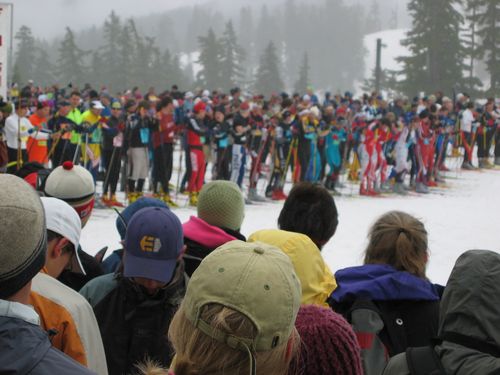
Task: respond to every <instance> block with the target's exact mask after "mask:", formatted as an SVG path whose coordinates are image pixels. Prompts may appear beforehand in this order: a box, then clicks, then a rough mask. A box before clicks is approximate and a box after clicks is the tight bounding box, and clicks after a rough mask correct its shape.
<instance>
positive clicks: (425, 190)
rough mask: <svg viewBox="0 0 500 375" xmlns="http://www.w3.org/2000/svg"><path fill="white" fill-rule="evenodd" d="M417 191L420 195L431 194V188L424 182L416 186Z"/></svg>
mask: <svg viewBox="0 0 500 375" xmlns="http://www.w3.org/2000/svg"><path fill="white" fill-rule="evenodd" d="M415 191H416V192H417V193H419V194H429V188H428V187H427V185H426V184H424V183H423V182H417V183H416V185H415Z"/></svg>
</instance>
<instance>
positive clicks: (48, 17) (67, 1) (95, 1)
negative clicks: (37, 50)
mask: <svg viewBox="0 0 500 375" xmlns="http://www.w3.org/2000/svg"><path fill="white" fill-rule="evenodd" d="M206 1H207V0H5V1H4V0H0V2H5V3H12V4H14V30H17V29H19V27H20V26H22V25H27V26H28V27H30V28H31V30H32V31H33V34H34V35H35V37H37V38H42V39H49V38H53V37H56V36H58V35H61V34H63V33H64V28H65V27H66V26H69V27H71V28H72V29H73V30H81V29H84V28H87V27H92V25H96V26H101V25H102V23H103V22H104V19H105V18H106V17H107V16H108V15H109V13H110V12H111V10H113V9H114V10H115V11H116V12H117V14H118V15H120V16H121V17H125V18H127V17H132V16H143V15H148V14H151V13H156V12H163V11H167V10H169V9H173V8H177V7H180V6H190V5H195V4H199V3H203V2H206Z"/></svg>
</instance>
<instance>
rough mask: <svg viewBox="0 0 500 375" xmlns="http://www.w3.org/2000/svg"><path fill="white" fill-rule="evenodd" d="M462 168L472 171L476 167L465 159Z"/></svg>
mask: <svg viewBox="0 0 500 375" xmlns="http://www.w3.org/2000/svg"><path fill="white" fill-rule="evenodd" d="M462 169H465V170H467V171H472V170H474V167H473V166H472V164H471V163H470V162H469V161H465V162H463V163H462Z"/></svg>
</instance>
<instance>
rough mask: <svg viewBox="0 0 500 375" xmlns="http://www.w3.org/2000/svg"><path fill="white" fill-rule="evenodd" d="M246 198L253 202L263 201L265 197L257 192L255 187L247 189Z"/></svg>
mask: <svg viewBox="0 0 500 375" xmlns="http://www.w3.org/2000/svg"><path fill="white" fill-rule="evenodd" d="M248 199H249V200H251V201H253V202H265V201H266V198H264V197H262V196H260V195H259V194H257V190H256V189H255V188H250V189H248Z"/></svg>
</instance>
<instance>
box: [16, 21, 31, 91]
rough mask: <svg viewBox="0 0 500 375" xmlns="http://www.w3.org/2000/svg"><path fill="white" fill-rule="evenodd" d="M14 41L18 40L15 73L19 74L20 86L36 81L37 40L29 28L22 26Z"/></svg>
mask: <svg viewBox="0 0 500 375" xmlns="http://www.w3.org/2000/svg"><path fill="white" fill-rule="evenodd" d="M14 39H16V40H17V51H16V63H15V67H14V71H15V72H16V73H17V75H16V76H17V79H18V80H19V81H17V82H19V83H20V84H23V83H25V82H26V81H28V80H29V79H35V78H36V77H35V76H34V63H35V57H36V55H35V53H36V49H35V38H34V37H33V34H32V33H31V29H30V28H29V27H28V26H24V25H23V26H21V28H20V29H19V31H18V32H17V34H16V36H15V37H14Z"/></svg>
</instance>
